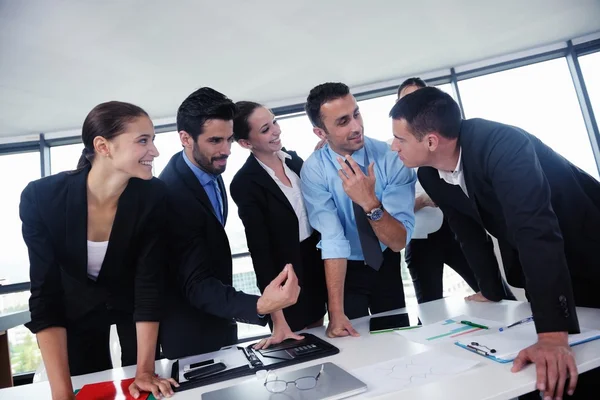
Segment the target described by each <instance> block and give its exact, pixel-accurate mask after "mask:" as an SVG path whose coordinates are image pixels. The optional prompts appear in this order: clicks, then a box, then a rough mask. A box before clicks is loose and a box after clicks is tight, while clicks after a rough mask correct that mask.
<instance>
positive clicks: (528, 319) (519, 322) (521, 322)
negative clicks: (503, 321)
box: [498, 317, 533, 332]
mask: <svg viewBox="0 0 600 400" xmlns="http://www.w3.org/2000/svg"><path fill="white" fill-rule="evenodd" d="M530 321H533V317H527V318H524V319H522V320H520V321H517V322H515V323H514V324H510V325H509V326H507V327H506V328H499V329H498V330H499V331H500V332H502V331H503V330H505V329H508V328H512V327H513V326H517V325H521V324H524V323H527V322H530Z"/></svg>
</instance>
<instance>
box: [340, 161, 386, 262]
mask: <svg viewBox="0 0 600 400" xmlns="http://www.w3.org/2000/svg"><path fill="white" fill-rule="evenodd" d="M365 154H366V150H365ZM346 164H347V165H348V166H349V167H350V163H349V162H348V160H346ZM365 165H368V164H367V163H365ZM350 170H352V172H354V170H353V169H352V167H350ZM363 172H364V171H363ZM352 209H353V210H354V219H355V220H356V230H357V231H358V239H359V240H360V247H361V248H362V252H363V257H364V258H365V264H367V265H368V266H369V267H371V268H373V269H374V270H375V271H379V268H381V264H383V253H382V252H381V245H380V244H379V239H377V235H375V232H374V231H373V227H371V224H370V223H369V219H368V218H367V215H366V214H365V211H364V210H363V208H362V207H361V206H359V205H358V204H356V203H355V202H352Z"/></svg>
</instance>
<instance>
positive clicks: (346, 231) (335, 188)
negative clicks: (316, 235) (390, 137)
mask: <svg viewBox="0 0 600 400" xmlns="http://www.w3.org/2000/svg"><path fill="white" fill-rule="evenodd" d="M365 151H366V152H367V158H368V160H369V162H374V163H375V195H376V196H377V198H378V199H379V200H380V201H381V203H382V204H383V207H384V208H385V210H386V211H387V212H388V213H389V214H390V215H391V216H392V217H394V218H395V219H396V220H398V221H399V222H401V223H402V224H403V225H404V228H406V241H407V243H408V241H409V240H410V238H411V236H412V232H413V229H414V222H415V215H414V205H415V182H416V179H417V178H416V175H415V173H414V171H413V170H412V169H410V168H407V167H405V166H404V164H403V163H402V161H401V160H400V159H399V158H398V154H397V153H395V152H393V151H391V149H390V147H389V146H388V144H387V143H384V142H381V141H379V140H375V139H371V138H368V137H365V144H364V146H363V148H362V149H360V150H358V151H356V152H355V153H354V154H352V158H353V159H354V161H356V162H357V163H358V164H359V165H360V166H361V167H362V169H363V170H366V168H367V167H368V165H364V164H365ZM337 157H341V156H340V155H338V154H336V153H335V152H334V151H333V150H332V149H331V147H329V144H327V145H325V146H324V147H323V148H321V149H319V150H317V151H315V152H314V153H313V154H312V155H311V156H310V157H309V158H308V160H306V162H305V163H304V166H303V167H302V171H301V172H300V177H301V178H302V194H303V195H304V200H305V203H306V210H307V212H308V219H309V221H310V224H311V225H312V227H313V228H314V229H316V230H317V231H319V232H320V233H321V241H320V242H319V244H318V246H317V247H319V248H320V249H321V256H322V258H323V259H328V258H345V259H348V260H364V256H363V254H362V248H361V246H360V240H359V238H358V231H357V228H356V221H355V220H354V211H353V209H352V200H350V197H348V195H347V194H346V192H344V188H343V186H342V180H341V179H340V177H339V175H338V170H339V169H341V167H340V164H339V163H338V162H337V160H336V158H337ZM342 158H343V157H342ZM380 244H381V250H385V249H386V247H387V246H385V245H384V244H383V243H381V242H380Z"/></svg>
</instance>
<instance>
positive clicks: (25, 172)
mask: <svg viewBox="0 0 600 400" xmlns="http://www.w3.org/2000/svg"><path fill="white" fill-rule="evenodd" d="M40 177H41V168H40V153H39V152H37V151H36V152H31V153H18V154H9V155H2V156H0V181H1V182H2V189H3V190H2V191H3V195H2V200H1V202H2V207H0V221H2V224H1V225H0V243H2V249H3V250H4V251H2V252H0V285H9V284H12V283H19V282H28V281H29V256H28V254H27V246H26V245H25V242H24V241H23V236H22V234H21V219H20V217H19V203H20V201H21V192H22V191H23V189H24V188H25V186H26V185H27V184H28V183H29V182H31V181H33V180H36V179H39V178H40ZM28 300H29V292H21V293H12V294H7V295H4V296H0V313H9V312H17V311H23V310H27V307H28ZM8 343H9V348H10V359H11V366H12V372H13V374H15V373H20V372H29V371H32V370H35V368H36V367H37V365H38V363H39V361H40V359H41V358H40V352H39V350H38V347H37V343H36V342H35V337H34V336H33V335H32V334H31V332H29V330H28V329H27V328H25V327H24V326H22V325H21V326H18V327H15V328H12V329H9V330H8Z"/></svg>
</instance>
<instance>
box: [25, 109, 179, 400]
mask: <svg viewBox="0 0 600 400" xmlns="http://www.w3.org/2000/svg"><path fill="white" fill-rule="evenodd" d="M82 141H83V145H84V149H83V153H82V156H81V159H80V160H79V164H78V166H77V170H75V171H71V172H62V173H60V174H56V175H52V176H49V177H46V178H42V179H39V180H37V181H33V182H31V183H30V184H29V185H27V187H26V188H25V190H24V191H23V194H22V195H21V204H20V216H21V220H22V221H23V238H24V239H25V243H26V244H27V248H28V251H29V262H30V277H31V297H30V299H29V308H30V311H31V321H30V322H29V323H27V324H26V326H27V327H28V328H29V329H30V330H31V332H33V333H35V334H36V336H37V340H38V344H39V347H40V350H41V352H42V358H43V360H44V365H45V366H46V371H47V374H48V379H49V381H50V389H51V392H52V398H53V399H74V398H75V395H74V394H73V387H72V384H71V376H73V375H83V374H89V373H93V372H98V371H103V370H107V369H111V368H112V362H111V356H110V347H109V335H110V327H111V325H113V324H116V326H117V332H118V335H119V340H120V343H121V352H122V356H121V361H122V365H123V366H127V365H133V364H136V363H137V370H136V375H135V381H134V382H133V383H132V384H131V386H130V387H129V392H130V393H131V394H132V395H133V396H134V397H138V396H139V394H140V391H151V392H152V393H153V394H154V396H155V397H159V396H160V394H163V395H165V396H170V395H171V394H172V393H173V391H172V388H171V384H173V385H175V386H177V383H176V382H175V381H174V380H173V379H162V378H160V377H157V376H155V374H154V360H155V357H156V349H157V346H156V343H157V335H158V325H159V320H160V317H161V312H160V311H161V302H162V281H163V274H164V266H165V264H166V258H165V247H164V240H163V237H162V233H163V231H164V227H165V212H166V190H165V185H164V184H163V183H162V182H160V181H159V180H158V179H155V178H153V177H152V161H153V160H154V158H155V157H158V155H159V153H158V150H157V149H156V147H155V146H154V143H153V141H154V127H153V125H152V121H151V120H150V117H148V114H147V113H146V112H145V111H144V110H142V109H141V108H139V107H137V106H135V105H133V104H128V103H121V102H117V101H111V102H108V103H102V104H99V105H98V106H96V107H94V109H93V110H92V111H91V112H90V113H89V114H88V116H87V117H86V119H85V121H84V123H83V129H82Z"/></svg>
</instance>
